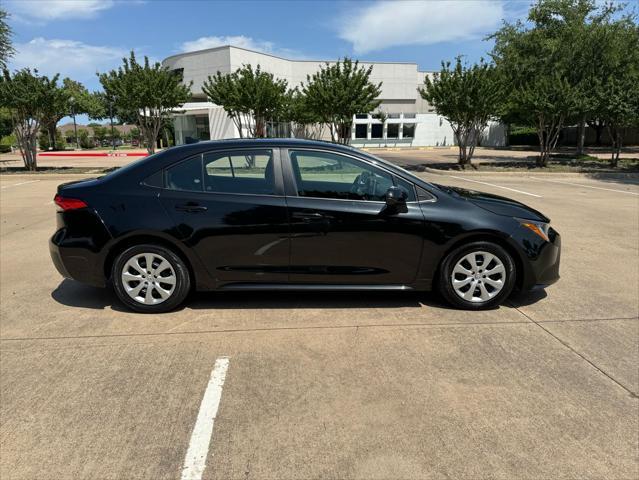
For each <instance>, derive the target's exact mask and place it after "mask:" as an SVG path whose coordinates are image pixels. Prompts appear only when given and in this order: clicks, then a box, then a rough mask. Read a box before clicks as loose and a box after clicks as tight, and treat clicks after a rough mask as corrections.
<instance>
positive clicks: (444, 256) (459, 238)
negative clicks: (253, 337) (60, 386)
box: [50, 139, 560, 312]
mask: <svg viewBox="0 0 639 480" xmlns="http://www.w3.org/2000/svg"><path fill="white" fill-rule="evenodd" d="M55 203H56V204H57V206H58V213H57V225H58V230H57V231H56V232H55V234H54V235H53V237H52V238H51V242H50V250H51V257H52V259H53V263H54V264H55V266H56V268H57V269H58V271H59V272H60V273H61V274H62V275H63V276H64V277H67V278H72V279H75V280H78V281H80V282H85V283H88V284H91V285H95V286H100V287H104V286H107V285H109V284H112V285H113V287H114V288H115V291H116V292H117V295H118V297H119V298H120V299H121V300H122V302H124V303H125V304H126V305H128V306H129V307H130V308H131V309H133V310H137V311H140V312H163V311H168V310H171V309H173V308H175V307H177V306H178V305H180V304H181V303H182V302H183V301H184V299H185V298H186V296H187V295H188V294H189V292H190V291H191V290H369V291H379V290H384V291H386V290H431V289H437V290H438V291H439V292H440V293H441V295H442V296H443V297H444V298H445V299H446V300H447V301H448V302H450V303H451V304H453V305H454V306H456V307H460V308H464V309H471V310H475V309H483V308H489V307H494V306H496V305H498V304H500V303H501V302H502V301H504V299H506V298H507V297H508V296H509V295H510V293H511V292H512V291H513V289H514V288H517V289H519V290H528V289H532V288H536V287H543V286H545V285H549V284H551V283H553V282H555V281H557V280H558V278H559V253H560V237H559V234H558V233H557V232H556V231H555V230H554V229H553V228H552V227H551V226H550V223H549V222H550V220H549V219H548V218H547V217H545V216H544V215H543V214H541V213H539V212H538V211H535V210H533V209H532V208H529V207H527V206H525V205H523V204H521V203H519V202H516V201H514V200H509V199H507V198H503V197H498V196H494V195H489V194H485V193H480V192H475V191H469V190H464V189H460V188H453V187H446V186H442V185H437V184H433V183H428V182H425V181H424V180H421V179H419V178H417V177H415V176H413V175H411V174H410V173H408V172H406V171H405V170H403V169H401V168H399V167H397V166H395V165H393V164H391V163H388V162H386V161H384V160H381V159H379V158H377V157H375V156H373V155H370V154H368V153H365V152H362V151H359V150H357V149H354V148H350V147H345V146H339V145H334V144H329V143H324V142H311V141H303V140H292V139H268V140H229V141H214V142H202V143H197V144H191V145H186V146H181V147H175V148H171V149H168V150H165V151H163V152H161V153H158V154H155V155H152V156H150V157H147V158H145V159H143V160H140V161H138V162H135V163H132V164H130V165H128V166H126V167H124V168H121V169H119V170H116V171H114V172H112V173H110V174H108V175H105V176H103V177H100V178H97V179H91V180H83V181H79V182H71V183H65V184H63V185H60V186H59V187H58V193H57V195H56V196H55Z"/></svg>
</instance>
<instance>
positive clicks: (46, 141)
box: [38, 129, 66, 150]
mask: <svg viewBox="0 0 639 480" xmlns="http://www.w3.org/2000/svg"><path fill="white" fill-rule="evenodd" d="M65 143H66V141H65V139H64V137H63V136H62V132H60V130H57V129H56V131H55V145H56V146H57V148H60V147H62V148H64V145H65ZM38 144H39V146H40V150H50V149H53V148H54V147H53V146H52V145H51V135H50V132H48V131H47V130H44V129H43V130H40V136H39V137H38Z"/></svg>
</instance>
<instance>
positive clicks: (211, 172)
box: [204, 150, 275, 195]
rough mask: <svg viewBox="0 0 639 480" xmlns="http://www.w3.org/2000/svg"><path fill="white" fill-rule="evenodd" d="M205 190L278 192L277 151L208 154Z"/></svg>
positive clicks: (206, 156) (205, 164)
mask: <svg viewBox="0 0 639 480" xmlns="http://www.w3.org/2000/svg"><path fill="white" fill-rule="evenodd" d="M204 191H206V192H218V193H244V194H252V195H274V194H275V175H274V165H273V151H272V150H241V151H232V152H211V153H205V154H204Z"/></svg>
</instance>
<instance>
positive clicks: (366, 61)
mask: <svg viewBox="0 0 639 480" xmlns="http://www.w3.org/2000/svg"><path fill="white" fill-rule="evenodd" d="M230 48H236V49H238V50H244V51H245V52H251V53H255V54H258V55H264V56H267V57H272V58H278V59H280V60H286V61H288V62H310V63H330V62H336V60H335V59H333V60H313V59H308V58H286V57H281V56H279V55H274V54H272V53H267V52H260V51H258V50H251V49H249V48H244V47H236V46H235V45H222V46H220V47H213V48H204V49H202V50H193V51H192V52H183V53H176V54H175V55H171V56H169V57H166V58H165V59H164V60H163V63H164V62H166V61H167V60H171V59H175V58H180V57H185V56H189V55H200V54H202V53H208V52H216V51H219V50H225V49H230ZM359 62H360V63H367V64H368V63H379V64H390V65H394V64H396V65H417V62H382V61H375V60H361V59H359ZM419 71H422V70H419Z"/></svg>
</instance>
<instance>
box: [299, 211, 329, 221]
mask: <svg viewBox="0 0 639 480" xmlns="http://www.w3.org/2000/svg"><path fill="white" fill-rule="evenodd" d="M292 217H293V218H294V219H296V220H302V221H304V222H311V221H313V220H322V219H323V218H325V217H324V215H322V214H321V213H319V212H308V213H304V212H293V215H292Z"/></svg>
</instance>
